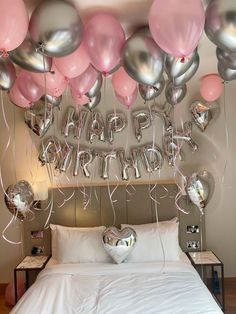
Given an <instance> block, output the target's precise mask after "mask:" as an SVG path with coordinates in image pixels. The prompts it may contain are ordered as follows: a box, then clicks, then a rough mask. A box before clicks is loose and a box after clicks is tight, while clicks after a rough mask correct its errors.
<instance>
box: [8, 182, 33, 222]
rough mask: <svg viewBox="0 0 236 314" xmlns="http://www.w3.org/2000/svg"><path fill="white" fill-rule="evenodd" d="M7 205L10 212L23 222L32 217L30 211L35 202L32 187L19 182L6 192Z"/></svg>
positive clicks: (26, 183)
mask: <svg viewBox="0 0 236 314" xmlns="http://www.w3.org/2000/svg"><path fill="white" fill-rule="evenodd" d="M6 194H7V195H5V203H6V206H7V208H8V209H9V211H10V212H11V213H12V214H13V215H14V216H16V217H17V218H19V219H20V220H21V221H23V220H25V219H27V218H28V217H32V212H31V210H30V207H31V205H32V204H33V201H34V192H33V190H32V187H31V185H30V184H29V183H28V182H27V181H25V180H21V181H18V182H17V183H16V184H14V185H10V186H9V187H8V188H7V190H6Z"/></svg>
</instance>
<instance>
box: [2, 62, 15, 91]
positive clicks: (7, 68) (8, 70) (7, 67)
mask: <svg viewBox="0 0 236 314" xmlns="http://www.w3.org/2000/svg"><path fill="white" fill-rule="evenodd" d="M15 79H16V70H15V67H14V65H13V63H11V61H10V60H9V58H4V57H0V89H2V90H9V89H10V88H11V87H12V86H13V84H14V82H15Z"/></svg>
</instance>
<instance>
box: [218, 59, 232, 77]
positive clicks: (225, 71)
mask: <svg viewBox="0 0 236 314" xmlns="http://www.w3.org/2000/svg"><path fill="white" fill-rule="evenodd" d="M218 72H219V74H220V76H221V78H222V79H223V80H224V81H233V80H235V79H236V69H230V68H228V67H227V65H226V64H224V63H223V62H218Z"/></svg>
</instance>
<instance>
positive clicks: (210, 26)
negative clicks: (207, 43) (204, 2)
mask: <svg viewBox="0 0 236 314" xmlns="http://www.w3.org/2000/svg"><path fill="white" fill-rule="evenodd" d="M205 32H206V34H207V36H208V38H209V39H210V40H211V41H212V42H213V43H214V44H215V45H216V46H218V47H220V48H222V49H225V50H228V51H231V52H236V2H235V1H234V0H223V1H222V0H213V1H212V2H211V3H210V4H209V5H208V8H207V11H206V21H205Z"/></svg>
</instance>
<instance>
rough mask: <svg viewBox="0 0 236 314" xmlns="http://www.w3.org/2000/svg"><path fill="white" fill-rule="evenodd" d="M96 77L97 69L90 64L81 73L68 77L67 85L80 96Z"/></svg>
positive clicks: (92, 83) (90, 86) (88, 88)
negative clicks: (71, 77)
mask: <svg viewBox="0 0 236 314" xmlns="http://www.w3.org/2000/svg"><path fill="white" fill-rule="evenodd" d="M97 77H98V72H97V70H95V69H94V67H93V66H92V65H89V66H88V68H87V69H86V70H85V71H84V72H83V73H82V74H81V75H79V76H77V77H75V78H73V79H70V81H69V85H70V86H71V88H72V89H73V90H74V91H76V93H77V94H78V95H80V96H82V95H84V94H86V93H87V92H88V91H89V90H90V89H91V88H92V87H93V85H94V83H95V82H96V79H97Z"/></svg>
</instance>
